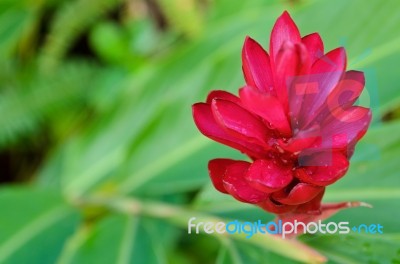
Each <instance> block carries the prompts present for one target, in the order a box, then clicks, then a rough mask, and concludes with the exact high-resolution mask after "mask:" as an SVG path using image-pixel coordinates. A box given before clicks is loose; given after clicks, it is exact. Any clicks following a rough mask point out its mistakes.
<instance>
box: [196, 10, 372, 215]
mask: <svg viewBox="0 0 400 264" xmlns="http://www.w3.org/2000/svg"><path fill="white" fill-rule="evenodd" d="M242 63H243V73H244V78H245V80H246V85H245V86H244V87H243V88H241V89H240V90H239V97H237V96H235V95H233V94H231V93H228V92H226V91H219V90H215V91H212V92H210V94H209V95H208V98H207V101H206V102H205V103H197V104H194V105H193V117H194V121H195V123H196V125H197V127H198V129H199V130H200V131H201V133H203V134H204V135H205V136H207V137H209V138H211V139H213V140H215V141H217V142H219V143H222V144H225V145H228V146H230V147H232V148H235V149H237V150H239V151H241V152H243V153H244V154H246V155H247V156H248V157H249V158H250V159H251V162H248V161H238V160H231V159H214V160H211V161H210V162H209V164H208V168H209V173H210V177H211V180H212V183H213V184H214V186H215V188H216V189H217V190H218V191H220V192H223V193H227V194H230V195H232V196H233V197H234V198H236V199H237V200H239V201H242V202H245V203H251V204H256V205H258V206H260V207H261V208H263V209H264V210H266V211H268V212H272V213H275V214H278V216H279V217H280V218H283V219H286V220H290V219H293V217H297V219H299V218H301V219H303V220H306V219H309V218H310V217H311V216H313V215H314V216H315V215H319V216H320V217H321V218H324V217H326V216H328V215H330V214H331V213H333V212H335V211H337V210H338V209H340V208H344V207H348V206H350V205H354V204H350V203H341V204H333V205H332V204H331V205H321V199H322V196H323V194H324V191H325V187H326V186H327V185H330V184H332V183H334V182H336V181H337V180H339V179H340V178H341V177H342V176H343V175H344V174H345V173H346V171H347V169H348V167H349V159H350V157H351V155H352V154H353V151H354V147H355V145H356V143H357V142H358V141H359V140H360V139H361V137H362V136H363V135H364V134H365V132H366V131H367V128H368V126H369V123H370V121H371V111H370V109H368V108H364V107H361V106H353V104H354V103H355V101H356V100H357V98H358V97H359V95H360V94H361V92H362V90H363V88H364V83H365V81H364V74H363V73H362V72H358V71H346V52H345V50H344V48H341V47H340V48H337V49H334V50H331V51H329V52H327V53H324V46H323V42H322V40H321V38H320V36H319V34H318V33H312V34H310V35H307V36H304V37H301V36H300V33H299V30H298V28H297V26H296V24H295V23H294V22H293V20H292V19H291V17H290V15H289V14H288V13H287V12H284V13H283V14H282V15H281V16H280V17H279V18H278V20H277V21H276V23H275V25H274V28H273V29H272V33H271V38H270V50H269V54H268V53H267V52H266V51H265V50H264V49H263V48H262V47H261V46H260V44H258V43H257V42H256V41H255V40H253V39H251V38H250V37H247V38H246V40H245V42H244V46H243V51H242ZM311 218H312V217H311Z"/></svg>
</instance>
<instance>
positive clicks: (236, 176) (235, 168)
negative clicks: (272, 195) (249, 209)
mask: <svg viewBox="0 0 400 264" xmlns="http://www.w3.org/2000/svg"><path fill="white" fill-rule="evenodd" d="M249 166H250V163H248V162H245V161H238V162H236V163H234V164H231V165H229V166H227V168H226V172H225V175H224V178H223V180H222V181H223V184H224V187H225V190H226V191H227V192H229V193H230V194H231V195H232V196H233V197H234V198H236V199H237V200H239V201H241V202H245V203H252V204H255V203H259V202H261V201H264V200H265V199H267V197H268V195H267V194H266V193H263V192H260V191H258V190H256V189H254V188H252V187H251V186H250V185H249V184H248V183H247V181H246V180H245V179H244V176H245V174H246V172H247V169H248V168H249Z"/></svg>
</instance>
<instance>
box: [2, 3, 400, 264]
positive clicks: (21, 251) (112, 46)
mask: <svg viewBox="0 0 400 264" xmlns="http://www.w3.org/2000/svg"><path fill="white" fill-rule="evenodd" d="M146 2H147V1H139V0H137V1H118V0H100V1H89V0H74V1H56V0H51V1H50V0H48V1H45V0H41V1H28V0H26V1H1V2H0V59H1V62H0V113H1V115H0V149H1V151H2V152H3V153H8V152H9V151H10V150H20V149H24V148H29V144H28V145H26V142H30V141H33V142H36V141H38V139H39V138H40V137H42V136H43V135H44V136H45V137H47V141H46V142H48V145H46V146H42V148H43V152H44V156H45V157H44V158H43V159H42V160H40V163H39V164H38V165H37V166H36V167H35V169H34V170H32V167H30V168H31V169H30V170H26V171H23V173H24V176H25V178H27V179H31V180H30V182H29V183H28V182H25V183H21V184H19V185H24V186H13V185H11V184H8V185H5V186H3V187H2V188H1V189H0V208H1V210H2V216H1V218H0V263H10V264H14V263H17V264H19V263H40V264H43V263H44V264H45V263H60V264H64V263H182V264H183V263H213V262H217V263H261V262H264V263H298V262H306V263H310V262H311V263H315V262H318V261H322V260H323V256H325V257H327V258H328V261H329V263H399V261H400V260H399V246H398V245H399V236H400V233H399V228H398V219H399V218H400V213H399V212H398V211H396V208H397V206H398V202H399V199H400V185H399V180H398V175H397V174H398V173H397V172H398V168H399V165H398V161H397V160H398V158H397V157H398V156H399V155H400V135H398V134H397V133H396V132H394V131H397V130H399V129H400V123H399V121H397V120H392V121H391V122H389V123H386V122H382V117H383V116H386V115H387V114H388V113H389V112H391V111H392V110H395V111H397V110H396V109H398V108H399V106H400V105H399V103H400V89H398V83H399V82H398V81H397V79H398V71H397V61H398V59H399V58H400V45H399V42H400V38H399V36H400V28H399V27H398V24H399V21H400V12H399V10H400V9H399V8H400V5H399V4H398V2H397V1H396V0H390V1H378V0H371V1H368V2H365V1H362V0H354V1H346V0H340V1H327V0H326V1H304V2H303V1H261V0H259V1H258V0H257V1H231V0H229V1H228V0H219V1H215V2H211V1H195V0H190V1H184V0H168V1H167V0H159V1H158V2H157V1H151V2H152V3H153V4H154V3H156V5H157V7H158V10H159V11H160V12H162V15H163V16H164V17H165V18H166V19H167V21H168V27H167V29H166V30H164V31H161V30H160V29H158V28H157V27H156V24H157V23H156V21H155V20H154V19H152V16H149V15H148V13H149V12H150V13H151V9H150V11H149V10H148V9H149V6H147V9H146V8H144V7H146V4H145V3H146ZM132 8H133V9H135V8H137V9H135V10H133V11H132V10H131V9H132ZM140 8H144V9H143V10H142V13H140V12H139V11H140V10H141V9H140ZM284 9H289V10H290V11H291V13H292V15H293V17H294V19H295V21H296V22H297V23H298V25H299V26H300V28H301V31H302V34H303V35H305V34H308V33H312V32H315V31H318V32H320V33H321V35H322V37H323V39H324V41H325V44H326V48H327V49H331V48H334V47H336V46H338V45H344V46H345V47H346V50H347V52H348V57H349V68H351V69H357V70H365V72H366V79H367V90H368V92H366V93H365V94H364V96H365V97H364V98H363V99H362V100H363V101H364V102H367V103H368V102H370V106H371V107H372V109H373V113H374V121H375V123H374V125H373V127H372V128H371V129H370V130H369V132H368V134H367V135H366V136H365V138H364V139H363V140H362V141H361V142H360V144H359V146H358V147H357V149H356V153H355V155H354V157H353V159H352V165H351V169H350V171H349V173H348V174H347V175H346V176H345V177H344V178H343V179H342V180H341V181H339V182H338V183H336V184H334V185H332V186H331V187H329V188H328V190H327V193H326V197H325V199H326V201H343V200H346V201H347V200H361V201H365V202H368V203H370V204H372V205H373V206H374V208H373V209H369V208H355V209H348V210H345V211H343V212H341V213H339V214H337V215H336V216H334V217H332V218H331V219H332V221H349V222H351V223H352V224H360V223H366V224H372V223H380V224H382V225H383V226H384V235H381V236H379V235H349V236H346V237H343V236H334V235H317V236H303V237H301V238H300V240H299V241H297V240H281V239H278V238H276V237H273V236H258V237H254V238H252V239H245V238H244V237H243V236H226V237H225V236H214V235H213V236H210V235H190V236H189V235H188V234H187V226H186V225H187V221H188V219H189V218H190V217H192V216H195V217H198V218H199V219H204V220H213V221H219V220H224V221H228V220H229V219H240V220H243V221H252V220H254V219H266V220H270V219H272V217H273V216H272V215H270V214H267V213H265V212H263V211H261V210H260V209H258V208H256V207H253V206H250V205H246V204H242V203H238V202H237V201H235V200H234V199H232V198H231V197H228V196H226V195H222V194H220V193H218V192H217V191H215V190H214V189H213V188H212V187H211V184H210V182H209V178H208V173H207V166H206V164H207V161H208V160H210V159H212V158H216V157H230V158H238V159H239V158H243V156H242V155H241V154H240V153H237V152H236V151H233V150H231V149H229V148H226V147H224V146H221V145H219V144H215V143H212V142H211V141H210V140H208V139H205V138H204V137H203V136H201V135H200V134H199V133H198V131H197V130H196V129H195V127H194V125H193V121H192V117H191V109H190V107H191V104H192V103H194V102H197V101H201V100H203V99H204V98H205V96H206V94H207V93H208V91H209V90H211V89H226V90H230V91H232V92H235V91H236V89H237V88H239V87H240V86H241V85H243V79H242V75H241V64H240V63H241V61H240V52H241V45H242V43H243V40H244V37H245V36H246V35H251V36H252V37H254V38H255V39H257V40H259V41H260V42H261V43H262V44H263V45H264V46H267V39H268V32H269V30H270V29H271V27H272V25H273V22H274V21H275V19H276V17H277V16H278V15H279V14H280V13H281V12H282V11H283V10H284ZM138 10H139V11H138ZM146 10H147V11H146ZM82 50H83V51H82ZM13 153H14V152H13ZM16 153H19V152H18V151H16ZM4 155H5V154H4ZM18 155H22V154H17V156H16V157H12V158H19V156H18ZM2 156H3V155H0V159H1V160H0V161H3V160H2V159H3V158H2ZM21 158H22V157H21ZM4 159H6V158H4ZM13 172H15V168H14V171H11V172H9V171H8V172H4V174H3V172H2V173H1V176H2V178H3V175H4V177H6V176H7V175H6V173H13ZM322 255H323V256H322Z"/></svg>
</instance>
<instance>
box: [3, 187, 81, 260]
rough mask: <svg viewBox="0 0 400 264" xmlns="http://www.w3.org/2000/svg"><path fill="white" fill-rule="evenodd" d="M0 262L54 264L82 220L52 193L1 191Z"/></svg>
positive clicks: (12, 188)
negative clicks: (68, 238)
mask: <svg viewBox="0 0 400 264" xmlns="http://www.w3.org/2000/svg"><path fill="white" fill-rule="evenodd" d="M0 208H1V210H2V215H3V216H2V217H1V218H0V262H1V263H10V264H15V263H27V262H30V263H44V264H45V263H49V264H50V263H54V262H55V260H56V259H57V257H58V254H59V253H60V252H61V250H62V248H63V244H64V242H65V240H66V239H67V237H68V236H69V235H70V234H71V233H72V232H73V230H74V228H75V226H76V225H77V220H78V219H79V216H78V213H77V212H76V211H75V210H74V209H73V208H71V207H70V206H68V205H67V204H66V203H65V201H64V200H63V199H62V198H61V197H60V195H58V194H56V193H53V192H51V191H44V190H36V189H30V188H16V187H7V188H4V187H3V188H1V189H0Z"/></svg>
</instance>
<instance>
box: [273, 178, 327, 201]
mask: <svg viewBox="0 0 400 264" xmlns="http://www.w3.org/2000/svg"><path fill="white" fill-rule="evenodd" d="M323 190H324V187H321V186H316V185H312V184H308V183H298V184H296V185H295V186H294V187H293V188H292V189H291V190H290V192H289V193H287V191H286V190H281V191H279V192H276V193H274V194H273V195H272V198H273V199H274V200H275V201H278V202H280V203H282V204H289V205H299V204H304V203H307V202H309V201H311V200H312V199H314V198H315V197H316V196H317V195H318V194H319V193H320V192H322V191H323Z"/></svg>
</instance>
